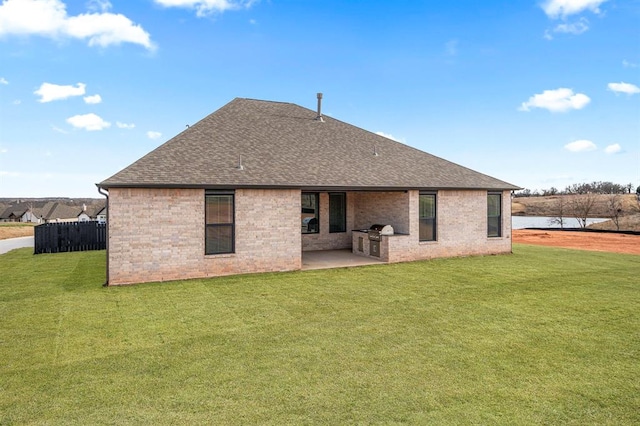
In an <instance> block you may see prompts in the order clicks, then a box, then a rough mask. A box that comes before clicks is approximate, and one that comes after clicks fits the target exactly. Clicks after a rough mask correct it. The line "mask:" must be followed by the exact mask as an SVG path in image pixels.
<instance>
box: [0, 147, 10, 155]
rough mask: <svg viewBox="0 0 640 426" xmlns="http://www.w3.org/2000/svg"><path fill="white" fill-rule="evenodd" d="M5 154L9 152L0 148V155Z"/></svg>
mask: <svg viewBox="0 0 640 426" xmlns="http://www.w3.org/2000/svg"><path fill="white" fill-rule="evenodd" d="M7 152H9V150H8V149H7V148H0V154H6V153H7Z"/></svg>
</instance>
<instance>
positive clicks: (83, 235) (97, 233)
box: [33, 221, 107, 254]
mask: <svg viewBox="0 0 640 426" xmlns="http://www.w3.org/2000/svg"><path fill="white" fill-rule="evenodd" d="M106 248H107V225H106V224H104V223H99V222H96V221H91V222H62V223H45V224H43V225H38V226H36V227H35V235H34V250H33V254H40V253H59V252H65V251H87V250H104V249H106Z"/></svg>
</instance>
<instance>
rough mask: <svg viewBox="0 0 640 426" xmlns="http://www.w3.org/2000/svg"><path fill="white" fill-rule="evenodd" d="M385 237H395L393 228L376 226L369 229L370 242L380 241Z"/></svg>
mask: <svg viewBox="0 0 640 426" xmlns="http://www.w3.org/2000/svg"><path fill="white" fill-rule="evenodd" d="M383 235H393V226H391V225H380V224H374V225H371V228H369V240H371V241H380V240H381V239H382V238H381V237H382V236H383Z"/></svg>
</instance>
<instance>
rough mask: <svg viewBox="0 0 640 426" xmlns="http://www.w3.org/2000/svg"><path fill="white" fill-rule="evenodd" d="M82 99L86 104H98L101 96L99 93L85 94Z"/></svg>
mask: <svg viewBox="0 0 640 426" xmlns="http://www.w3.org/2000/svg"><path fill="white" fill-rule="evenodd" d="M83 99H84V101H85V103H88V104H99V103H100V102H102V96H100V95H91V96H85V97H84V98H83Z"/></svg>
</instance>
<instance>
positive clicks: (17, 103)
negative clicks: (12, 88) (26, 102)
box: [12, 99, 22, 105]
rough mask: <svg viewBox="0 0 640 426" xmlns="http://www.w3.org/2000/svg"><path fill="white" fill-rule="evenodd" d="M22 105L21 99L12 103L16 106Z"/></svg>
mask: <svg viewBox="0 0 640 426" xmlns="http://www.w3.org/2000/svg"><path fill="white" fill-rule="evenodd" d="M21 103H22V101H21V100H20V99H16V100H15V101H13V102H12V104H14V105H20V104H21Z"/></svg>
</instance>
